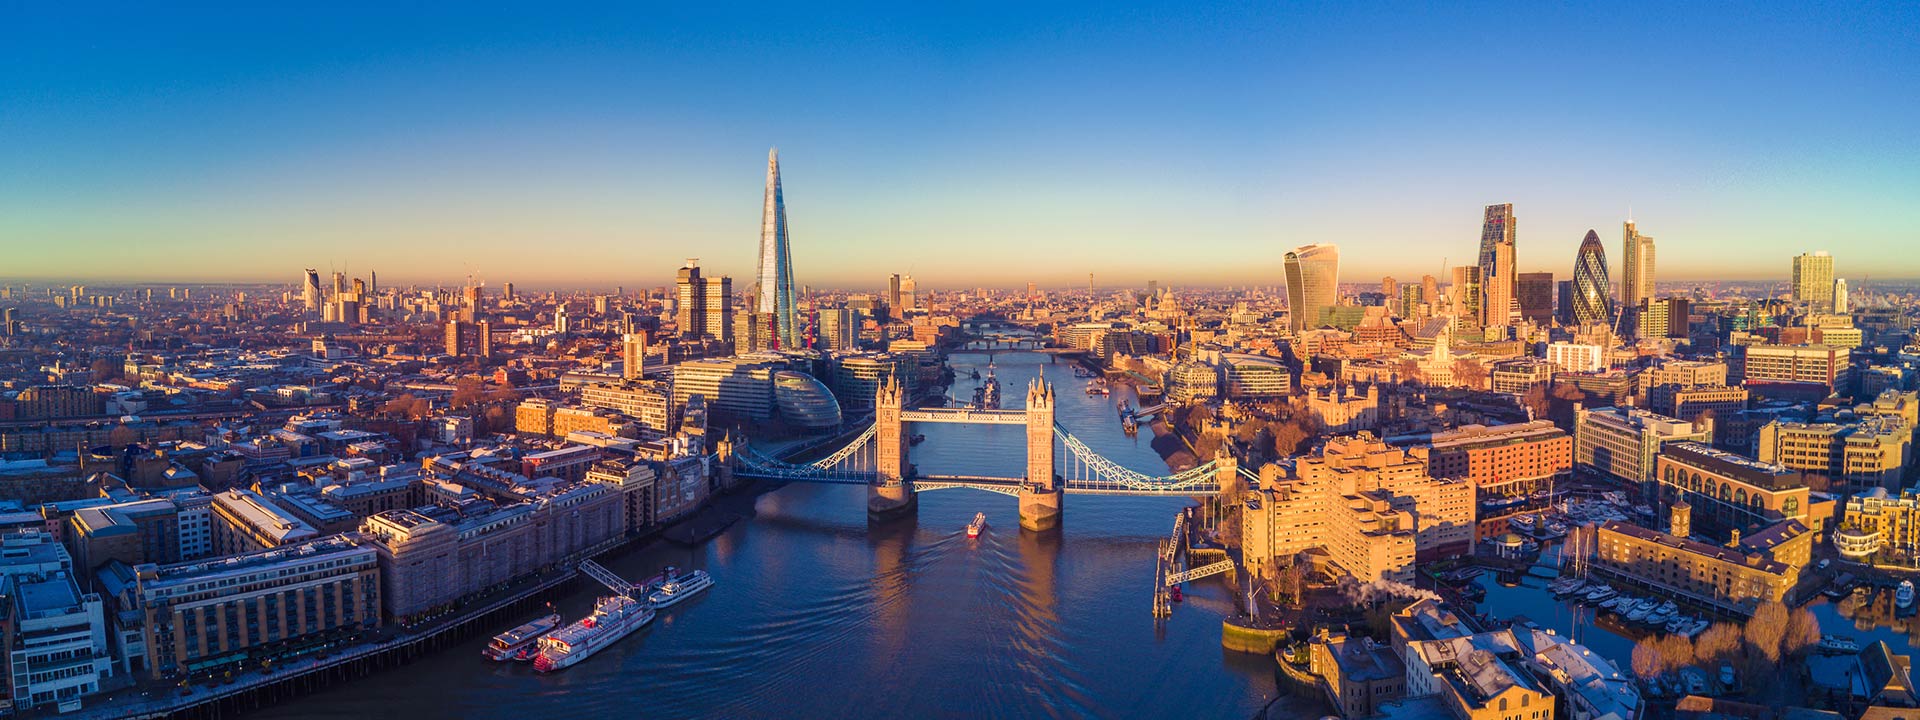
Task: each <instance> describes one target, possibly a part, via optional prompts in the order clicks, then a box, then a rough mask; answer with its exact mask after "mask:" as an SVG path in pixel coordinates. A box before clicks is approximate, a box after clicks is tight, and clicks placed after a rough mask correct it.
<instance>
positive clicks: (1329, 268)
mask: <svg viewBox="0 0 1920 720" xmlns="http://www.w3.org/2000/svg"><path fill="white" fill-rule="evenodd" d="M1284 260H1285V261H1286V271H1287V311H1288V317H1289V318H1291V320H1292V325H1293V333H1294V334H1295V335H1298V334H1300V333H1303V332H1306V331H1308V330H1311V329H1313V328H1316V327H1319V326H1320V313H1321V311H1323V310H1325V309H1327V308H1330V307H1333V304H1334V303H1335V302H1336V301H1338V300H1339V299H1340V248H1338V247H1335V246H1334V245H1332V244H1330V243H1322V244H1319V245H1308V246H1306V247H1301V248H1295V249H1294V250H1293V251H1292V252H1289V253H1287V254H1286V256H1285V257H1284Z"/></svg>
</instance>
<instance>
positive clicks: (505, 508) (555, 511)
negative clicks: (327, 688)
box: [360, 476, 628, 619]
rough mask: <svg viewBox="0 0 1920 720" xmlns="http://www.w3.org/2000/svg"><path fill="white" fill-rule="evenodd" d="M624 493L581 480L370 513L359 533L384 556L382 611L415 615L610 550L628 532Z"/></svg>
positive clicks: (390, 614) (389, 614)
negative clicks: (499, 496) (458, 506)
mask: <svg viewBox="0 0 1920 720" xmlns="http://www.w3.org/2000/svg"><path fill="white" fill-rule="evenodd" d="M623 477H624V476H623ZM625 499H626V497H625V495H624V494H623V492H622V491H621V489H620V488H619V487H617V486H615V485H614V484H609V483H604V482H594V483H577V484H574V485H571V486H567V487H564V488H560V489H557V490H555V491H553V492H551V493H548V494H544V495H541V496H539V497H536V498H534V499H531V500H527V501H522V502H517V503H511V504H507V505H500V506H492V505H482V506H479V507H476V508H472V509H469V510H466V511H464V512H460V511H448V510H446V509H444V508H419V509H414V510H389V511H387V512H383V513H379V514H377V515H374V516H372V517H369V518H367V519H366V521H365V522H364V523H362V524H361V526H360V532H361V534H362V535H364V536H365V537H366V538H368V540H369V541H370V542H369V546H370V547H372V548H373V549H374V551H375V552H376V553H378V555H379V566H380V575H381V580H382V583H383V588H384V591H383V593H382V605H381V610H382V611H383V612H385V613H386V615H385V616H386V617H388V618H393V619H402V618H408V617H412V616H416V615H419V614H421V613H425V612H428V611H431V610H434V609H438V608H443V607H447V606H450V605H451V604H452V603H454V602H455V601H457V600H460V599H462V598H465V597H467V596H470V595H473V594H475V593H478V592H481V591H483V590H485V589H487V588H490V587H495V586H498V585H502V584H505V583H507V582H510V581H512V580H516V579H519V578H521V577H524V576H527V575H530V574H532V573H534V572H537V571H538V570H539V569H540V568H542V567H546V566H549V565H554V564H559V563H565V562H570V561H573V560H578V559H580V558H582V557H585V555H584V553H587V552H588V551H594V550H602V549H605V548H606V547H607V546H608V545H609V543H610V542H612V541H615V540H617V539H619V538H621V537H624V536H625V535H626V532H627V517H628V509H627V507H626V504H625V502H624V500H625Z"/></svg>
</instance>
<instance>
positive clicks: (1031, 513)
mask: <svg viewBox="0 0 1920 720" xmlns="http://www.w3.org/2000/svg"><path fill="white" fill-rule="evenodd" d="M1063 495H1064V493H1062V492H1061V490H1060V489H1059V488H1058V487H1055V488H1054V489H1052V490H1047V489H1044V488H1039V487H1035V486H1033V485H1028V486H1027V487H1026V489H1024V490H1021V491H1020V527H1023V528H1026V529H1028V530H1032V531H1034V532H1045V531H1048V530H1058V529H1059V528H1060V516H1061V513H1062V508H1061V503H1060V500H1061V499H1062V496H1063Z"/></svg>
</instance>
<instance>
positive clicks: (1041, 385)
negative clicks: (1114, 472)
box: [1020, 379, 1064, 530]
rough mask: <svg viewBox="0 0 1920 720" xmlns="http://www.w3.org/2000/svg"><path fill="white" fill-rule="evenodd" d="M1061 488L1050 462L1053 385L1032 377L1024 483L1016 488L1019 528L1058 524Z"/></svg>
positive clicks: (1056, 525) (1053, 526)
mask: <svg viewBox="0 0 1920 720" xmlns="http://www.w3.org/2000/svg"><path fill="white" fill-rule="evenodd" d="M1063 489H1064V488H1063V487H1062V486H1061V483H1060V478H1059V477H1058V476H1057V475H1056V474H1055V473H1054V464H1053V386H1052V385H1049V384H1047V382H1046V381H1044V380H1040V379H1035V380H1033V381H1032V382H1030V383H1028V384H1027V484H1026V487H1024V488H1022V489H1021V491H1020V527H1023V528H1026V529H1028V530H1052V529H1054V528H1058V527H1060V512H1061V505H1060V499H1061V497H1062V494H1063V493H1062V492H1061V491H1062V490H1063Z"/></svg>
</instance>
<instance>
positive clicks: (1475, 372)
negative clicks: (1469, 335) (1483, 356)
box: [1453, 357, 1487, 390]
mask: <svg viewBox="0 0 1920 720" xmlns="http://www.w3.org/2000/svg"><path fill="white" fill-rule="evenodd" d="M1453 380H1454V382H1457V383H1460V384H1461V385H1465V386H1467V387H1468V388H1471V389H1474V390H1479V389H1480V388H1482V387H1485V386H1486V382H1487V366H1485V365H1482V364H1480V361H1479V360H1475V359H1473V358H1465V357H1463V358H1460V359H1458V360H1454V361H1453Z"/></svg>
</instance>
